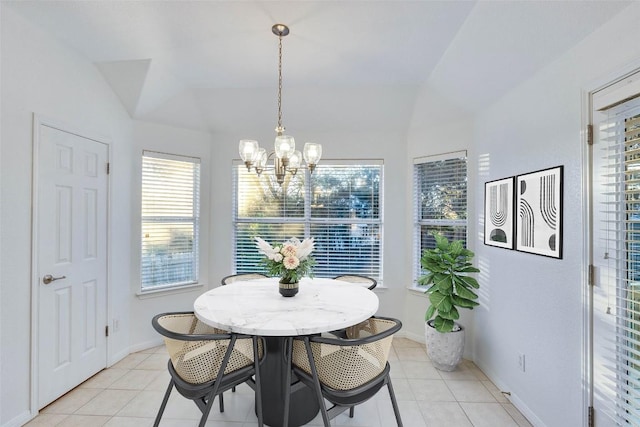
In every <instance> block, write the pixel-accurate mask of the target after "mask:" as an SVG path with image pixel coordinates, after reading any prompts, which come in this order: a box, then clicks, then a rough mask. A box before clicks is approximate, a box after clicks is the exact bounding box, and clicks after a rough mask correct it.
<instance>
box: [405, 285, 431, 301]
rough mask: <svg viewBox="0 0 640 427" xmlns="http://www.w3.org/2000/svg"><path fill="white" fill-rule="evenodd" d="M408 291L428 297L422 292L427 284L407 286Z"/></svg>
mask: <svg viewBox="0 0 640 427" xmlns="http://www.w3.org/2000/svg"><path fill="white" fill-rule="evenodd" d="M406 289H407V290H408V291H409V292H411V293H412V294H415V295H417V296H421V297H422V298H428V296H427V294H425V293H424V291H425V290H427V286H416V285H413V286H407V288H406Z"/></svg>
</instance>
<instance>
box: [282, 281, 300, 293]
mask: <svg viewBox="0 0 640 427" xmlns="http://www.w3.org/2000/svg"><path fill="white" fill-rule="evenodd" d="M278 291H280V295H282V296H283V297H292V296H294V295H295V294H297V293H298V282H293V283H283V282H282V280H280V281H279V282H278Z"/></svg>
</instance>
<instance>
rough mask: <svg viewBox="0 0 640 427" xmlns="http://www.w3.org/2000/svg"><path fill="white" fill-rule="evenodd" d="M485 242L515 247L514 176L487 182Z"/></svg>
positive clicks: (503, 246) (492, 244)
mask: <svg viewBox="0 0 640 427" xmlns="http://www.w3.org/2000/svg"><path fill="white" fill-rule="evenodd" d="M484 234H485V237H484V240H485V242H484V243H485V244H487V245H491V246H498V247H502V248H507V249H513V177H510V178H504V179H501V180H497V181H491V182H487V183H486V184H485V230H484Z"/></svg>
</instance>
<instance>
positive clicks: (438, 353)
mask: <svg viewBox="0 0 640 427" xmlns="http://www.w3.org/2000/svg"><path fill="white" fill-rule="evenodd" d="M458 326H459V327H460V330H459V331H455V332H447V333H444V334H443V333H440V332H438V331H436V329H435V328H434V327H432V326H430V325H429V322H425V323H424V337H425V342H426V345H427V355H428V356H429V359H431V363H433V366H435V367H436V369H439V370H441V371H453V370H455V369H456V367H457V366H458V364H459V363H460V361H461V360H462V353H463V351H464V328H463V327H462V326H461V325H458Z"/></svg>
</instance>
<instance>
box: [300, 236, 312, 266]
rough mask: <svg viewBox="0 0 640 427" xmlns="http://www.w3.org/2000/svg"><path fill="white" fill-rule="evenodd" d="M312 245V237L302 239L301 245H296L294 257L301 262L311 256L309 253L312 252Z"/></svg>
mask: <svg viewBox="0 0 640 427" xmlns="http://www.w3.org/2000/svg"><path fill="white" fill-rule="evenodd" d="M314 244H315V242H314V241H313V237H311V238H309V239H304V240H303V241H302V243H300V244H299V245H298V248H297V251H296V256H297V257H298V258H300V260H301V261H304V260H305V259H307V257H308V256H309V255H310V254H311V252H313V246H314Z"/></svg>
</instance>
